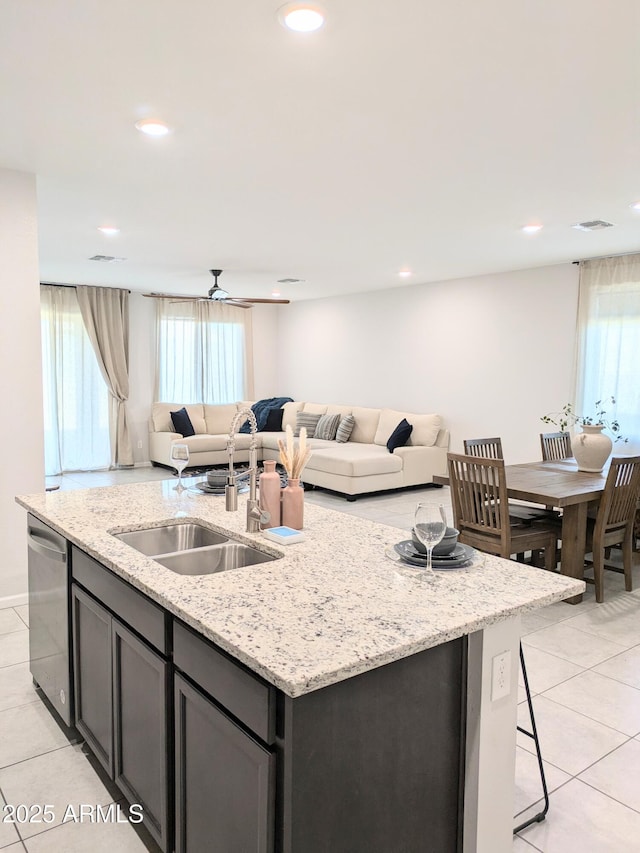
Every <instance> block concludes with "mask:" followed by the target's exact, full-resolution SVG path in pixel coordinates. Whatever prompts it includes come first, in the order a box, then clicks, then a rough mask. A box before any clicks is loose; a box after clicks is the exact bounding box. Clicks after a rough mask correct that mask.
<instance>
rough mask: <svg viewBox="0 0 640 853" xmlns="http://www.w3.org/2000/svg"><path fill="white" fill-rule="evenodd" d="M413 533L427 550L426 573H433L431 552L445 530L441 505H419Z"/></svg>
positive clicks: (445, 517)
mask: <svg viewBox="0 0 640 853" xmlns="http://www.w3.org/2000/svg"><path fill="white" fill-rule="evenodd" d="M414 523H415V527H414V529H415V533H416V536H417V537H418V539H419V540H420V542H422V544H423V545H424V547H425V548H426V549H427V572H430V573H433V568H432V566H431V552H432V551H433V549H434V547H435V546H436V545H437V544H438V542H441V541H442V538H443V536H444V534H445V533H446V530H447V516H446V514H445V511H444V507H443V506H442V504H428V503H419V504H418V506H417V507H416V512H415V517H414Z"/></svg>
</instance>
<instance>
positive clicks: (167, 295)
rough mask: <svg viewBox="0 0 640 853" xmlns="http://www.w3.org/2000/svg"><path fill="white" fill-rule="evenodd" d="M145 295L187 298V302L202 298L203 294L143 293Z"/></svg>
mask: <svg viewBox="0 0 640 853" xmlns="http://www.w3.org/2000/svg"><path fill="white" fill-rule="evenodd" d="M142 295H143V296H150V297H151V298H152V299H173V300H174V301H177V300H179V299H180V300H183V301H184V300H186V301H187V302H193V301H194V300H196V299H202V297H201V296H183V295H182V294H180V293H143V294H142Z"/></svg>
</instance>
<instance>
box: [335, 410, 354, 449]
mask: <svg viewBox="0 0 640 853" xmlns="http://www.w3.org/2000/svg"><path fill="white" fill-rule="evenodd" d="M355 425H356V419H355V418H354V417H353V415H345V416H344V417H343V418H342V419H341V421H340V423H339V424H338V429H337V430H336V441H337V442H338V444H344V443H345V442H346V441H349V439H350V438H351V433H352V432H353V428H354V426H355Z"/></svg>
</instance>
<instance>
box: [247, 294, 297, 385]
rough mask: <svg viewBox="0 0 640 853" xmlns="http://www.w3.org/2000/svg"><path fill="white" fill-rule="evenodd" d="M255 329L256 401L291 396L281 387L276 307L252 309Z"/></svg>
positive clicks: (278, 311) (259, 306) (254, 371)
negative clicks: (264, 398)
mask: <svg viewBox="0 0 640 853" xmlns="http://www.w3.org/2000/svg"><path fill="white" fill-rule="evenodd" d="M251 314H252V321H251V324H252V327H253V380H254V392H255V398H256V400H261V399H262V398H263V397H286V396H291V395H290V394H289V392H288V391H287V389H286V388H285V389H284V390H283V389H282V388H281V387H280V384H279V381H278V380H279V377H278V365H277V352H278V348H279V347H280V337H279V335H280V332H279V315H280V308H278V306H276V305H254V306H253V308H252V309H251Z"/></svg>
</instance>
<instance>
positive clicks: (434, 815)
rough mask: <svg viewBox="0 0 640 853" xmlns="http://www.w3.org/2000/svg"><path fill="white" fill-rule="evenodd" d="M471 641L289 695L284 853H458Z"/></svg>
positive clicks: (282, 755) (284, 739) (284, 756)
mask: <svg viewBox="0 0 640 853" xmlns="http://www.w3.org/2000/svg"><path fill="white" fill-rule="evenodd" d="M465 694H466V637H465V638H460V639H458V640H454V641H451V642H448V643H446V644H443V645H440V646H436V647H435V648H433V649H428V650H427V651H424V652H420V653H419V654H416V655H412V656H411V657H408V658H404V659H401V660H399V661H396V662H394V663H391V664H388V665H386V666H383V667H380V668H378V669H375V670H371V671H369V672H366V673H363V674H362V675H358V676H355V677H354V678H351V679H349V680H347V681H341V682H339V683H337V684H334V685H331V686H330V687H326V688H323V689H322V690H318V691H316V692H313V693H309V694H307V695H305V696H302V697H299V698H296V699H291V698H289V697H285V698H284V703H283V705H284V707H283V708H282V712H283V718H284V719H283V720H282V723H283V725H282V727H281V732H280V734H281V736H282V740H281V744H280V747H281V753H280V756H279V757H280V760H281V765H280V768H279V770H280V784H281V788H280V790H281V792H282V800H281V804H280V805H281V808H280V815H279V817H280V826H279V829H280V832H281V839H280V840H281V843H280V844H277V845H276V848H277V849H281V850H282V851H283V853H390V851H392V850H393V851H402V853H424V851H425V850H427V849H428V850H434V851H438V853H456V851H459V850H460V849H461V837H462V827H461V801H462V789H463V778H462V776H463V765H464V760H463V756H464V734H463V732H464V727H465V708H466V695H465Z"/></svg>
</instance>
